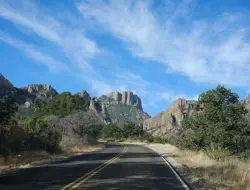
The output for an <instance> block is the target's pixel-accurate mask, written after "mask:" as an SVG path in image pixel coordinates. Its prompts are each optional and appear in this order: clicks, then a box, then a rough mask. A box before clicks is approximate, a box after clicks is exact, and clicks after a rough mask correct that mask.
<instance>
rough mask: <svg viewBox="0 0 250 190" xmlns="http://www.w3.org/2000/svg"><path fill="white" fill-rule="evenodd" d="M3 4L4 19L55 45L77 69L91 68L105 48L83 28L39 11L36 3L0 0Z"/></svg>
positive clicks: (0, 9)
mask: <svg viewBox="0 0 250 190" xmlns="http://www.w3.org/2000/svg"><path fill="white" fill-rule="evenodd" d="M0 3H1V5H0V17H2V18H4V19H6V20H8V21H10V22H12V23H14V24H16V25H17V26H21V27H25V28H27V29H30V30H31V31H33V32H34V33H35V34H37V35H38V36H40V37H42V38H44V39H46V40H48V41H50V42H52V43H55V45H57V46H59V47H60V48H61V49H62V50H63V52H64V53H65V54H66V55H67V56H68V57H69V59H70V60H71V61H72V63H74V64H75V65H76V66H78V67H80V68H84V69H91V66H90V59H91V58H93V57H95V56H96V54H99V53H100V52H101V49H100V48H99V47H98V46H97V45H96V43H95V41H93V40H91V39H88V38H87V37H86V36H85V35H84V34H83V32H82V30H81V29H78V28H76V29H74V28H71V27H67V26H65V25H64V24H63V23H62V22H59V21H58V20H56V19H55V18H53V17H52V16H50V15H48V14H47V13H46V12H45V11H43V10H42V9H39V8H37V7H36V5H35V4H34V3H35V2H34V1H30V0H26V1H21V2H17V1H12V0H10V1H3V0H0Z"/></svg>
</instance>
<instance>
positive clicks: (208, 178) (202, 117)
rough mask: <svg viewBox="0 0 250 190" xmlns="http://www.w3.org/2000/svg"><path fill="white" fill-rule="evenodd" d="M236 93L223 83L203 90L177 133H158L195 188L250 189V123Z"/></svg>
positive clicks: (154, 140) (157, 139) (156, 140)
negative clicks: (164, 134) (161, 134)
mask: <svg viewBox="0 0 250 190" xmlns="http://www.w3.org/2000/svg"><path fill="white" fill-rule="evenodd" d="M247 113H248V112H247V110H246V108H245V106H244V105H243V104H242V102H240V101H239V97H238V95H237V94H236V93H233V92H232V91H231V90H230V89H227V88H225V87H223V86H217V88H215V89H212V90H209V91H207V92H204V93H202V94H201V95H200V96H199V99H198V102H197V106H196V108H195V111H194V112H193V113H192V114H191V115H190V116H188V117H186V118H185V119H184V120H183V122H182V127H181V128H179V130H178V131H176V132H175V133H172V134H169V135H167V136H164V137H155V138H154V139H153V142H156V143H162V144H166V145H158V146H163V147H165V148H166V150H167V152H168V153H169V155H170V157H171V156H172V157H174V159H176V160H177V161H178V163H180V164H181V165H182V167H181V169H179V171H180V172H181V173H182V174H183V176H184V177H185V179H186V180H187V181H188V182H189V183H190V184H191V185H192V186H193V187H194V188H195V189H204V190H207V189H211V190H212V189H219V190H221V189H235V190H238V189H250V123H249V121H248V119H247Z"/></svg>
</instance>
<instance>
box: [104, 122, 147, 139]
mask: <svg viewBox="0 0 250 190" xmlns="http://www.w3.org/2000/svg"><path fill="white" fill-rule="evenodd" d="M142 134H143V129H142V126H141V125H136V124H126V125H115V124H110V125H104V126H103V127H102V130H101V136H102V137H103V138H113V139H119V140H121V139H127V138H130V139H136V138H139V137H140V136H142Z"/></svg>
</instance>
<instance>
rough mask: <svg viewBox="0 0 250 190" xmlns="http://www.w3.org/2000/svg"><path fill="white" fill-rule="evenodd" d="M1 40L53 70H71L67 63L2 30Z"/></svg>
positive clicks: (0, 32) (0, 33)
mask: <svg viewBox="0 0 250 190" xmlns="http://www.w3.org/2000/svg"><path fill="white" fill-rule="evenodd" d="M0 41H1V42H4V43H6V44H8V45H10V46H12V47H14V48H16V49H18V50H19V51H21V52H23V53H25V54H26V55H27V56H28V57H29V58H31V59H33V60H34V61H35V62H36V63H40V64H42V65H44V66H46V67H47V68H48V69H49V71H51V72H69V71H70V70H69V68H68V66H67V65H66V64H64V63H62V62H60V61H57V60H55V59H54V58H52V57H51V56H49V55H47V54H46V53H44V52H42V51H40V50H39V49H38V48H37V47H35V46H32V45H30V44H28V43H25V42H23V41H20V40H18V39H15V38H13V37H11V36H9V35H8V34H6V33H4V32H2V31H0Z"/></svg>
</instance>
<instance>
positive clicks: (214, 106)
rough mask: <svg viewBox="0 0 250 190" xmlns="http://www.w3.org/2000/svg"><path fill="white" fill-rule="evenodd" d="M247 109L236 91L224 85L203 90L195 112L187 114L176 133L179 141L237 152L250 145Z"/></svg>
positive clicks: (189, 146) (191, 145) (180, 142)
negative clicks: (188, 115)
mask: <svg viewBox="0 0 250 190" xmlns="http://www.w3.org/2000/svg"><path fill="white" fill-rule="evenodd" d="M246 113H247V110H246V108H245V107H244V105H242V104H241V103H240V102H239V97H238V95H237V94H235V93H233V92H232V91H231V90H229V89H226V88H225V87H223V86H218V87H217V88H216V89H213V90H209V91H207V92H205V93H202V94H201V95H200V97H199V100H198V104H197V107H196V111H195V113H193V114H192V115H191V116H190V117H186V118H185V119H184V120H183V122H182V128H181V129H180V130H179V132H178V134H177V138H178V139H177V141H176V142H177V145H179V147H182V148H189V149H196V150H200V149H209V148H210V147H211V145H213V146H216V147H217V148H219V150H220V149H224V150H228V151H230V152H232V153H234V154H238V153H240V152H243V151H245V150H246V149H249V148H250V125H249V123H248V122H247V120H246V117H245V116H246Z"/></svg>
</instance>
